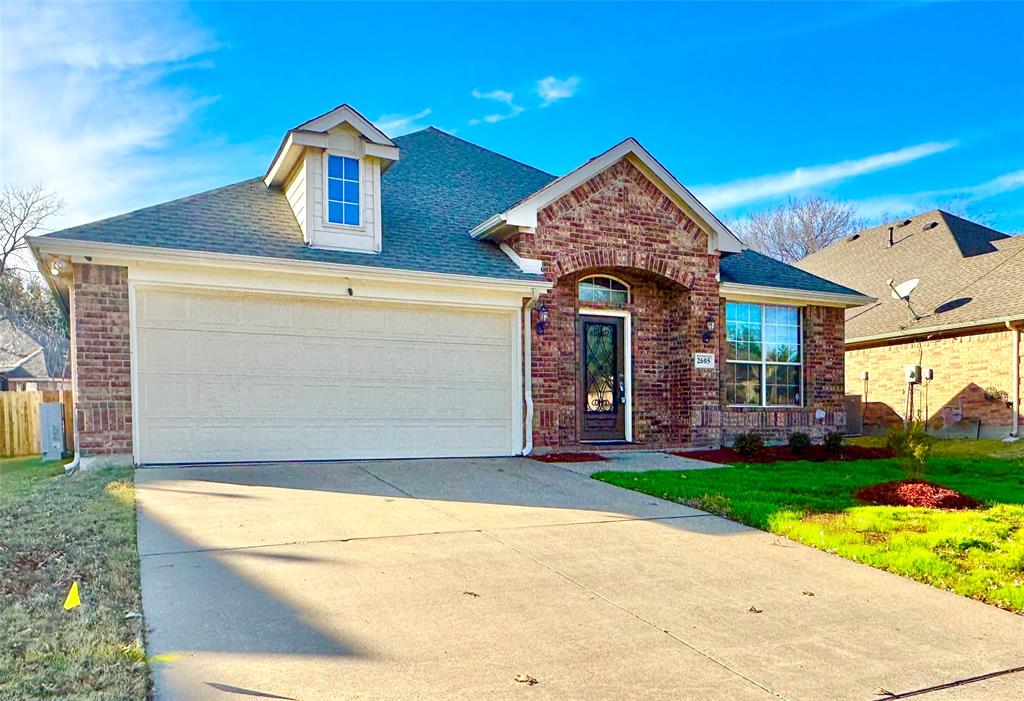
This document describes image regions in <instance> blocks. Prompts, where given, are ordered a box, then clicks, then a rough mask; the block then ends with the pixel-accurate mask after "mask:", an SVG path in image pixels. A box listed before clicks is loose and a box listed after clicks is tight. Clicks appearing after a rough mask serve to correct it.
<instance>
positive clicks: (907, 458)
mask: <svg viewBox="0 0 1024 701" xmlns="http://www.w3.org/2000/svg"><path fill="white" fill-rule="evenodd" d="M925 429H926V427H925V423H924V421H923V420H922V419H921V417H920V416H918V418H916V419H911V420H910V421H908V422H907V426H906V428H904V427H903V426H902V425H901V424H897V425H895V426H893V427H892V428H890V429H889V434H888V437H887V441H886V442H887V443H888V445H889V447H890V448H891V449H892V452H893V453H894V454H895V455H896V456H897V457H899V458H902V460H903V471H904V473H905V475H906V478H907V479H908V480H923V479H924V476H925V473H926V472H927V468H928V458H929V457H930V456H931V454H932V443H933V442H934V441H935V439H934V438H933V437H932V436H930V435H928V432H927V431H926V430H925Z"/></svg>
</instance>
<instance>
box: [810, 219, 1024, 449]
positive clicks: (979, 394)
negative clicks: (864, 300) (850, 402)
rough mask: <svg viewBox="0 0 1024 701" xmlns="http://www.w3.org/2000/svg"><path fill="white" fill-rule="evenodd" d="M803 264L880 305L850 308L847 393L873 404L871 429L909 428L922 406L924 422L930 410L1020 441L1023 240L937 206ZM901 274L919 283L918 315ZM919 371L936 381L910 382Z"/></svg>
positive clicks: (956, 429) (935, 418) (955, 424)
mask: <svg viewBox="0 0 1024 701" xmlns="http://www.w3.org/2000/svg"><path fill="white" fill-rule="evenodd" d="M797 265H798V266H799V267H800V268H802V269H804V270H807V271H810V272H812V273H815V274H817V275H824V276H826V277H829V278H830V279H833V280H838V281H839V282H841V283H843V284H844V285H848V286H850V287H853V288H855V289H858V290H861V291H863V292H865V293H867V294H870V295H872V296H874V297H877V298H878V301H876V302H874V303H872V304H869V305H866V306H863V307H858V308H854V309H849V310H847V312H846V391H847V392H848V393H850V394H853V395H860V396H861V397H862V399H863V406H864V414H863V418H864V425H865V430H879V429H882V428H884V427H885V426H886V425H888V424H891V423H893V422H899V421H902V420H903V418H905V417H906V415H907V407H908V405H909V403H910V402H909V400H910V399H913V401H914V407H915V408H914V411H913V416H917V415H918V411H920V415H921V416H923V417H927V418H928V419H929V421H930V422H931V423H932V425H933V426H935V427H942V430H944V431H946V432H947V433H949V434H968V435H977V434H978V432H979V430H980V433H981V435H984V436H1006V435H1008V434H1010V435H1017V434H1018V432H1019V430H1020V428H1019V427H1020V421H1021V409H1020V400H1021V373H1022V370H1021V365H1022V361H1021V355H1022V350H1021V330H1022V329H1024V287H1022V285H1024V236H1008V235H1006V234H1003V233H1000V232H998V231H995V230H993V229H989V228H988V227H985V226H981V225H980V224H975V223H973V222H970V221H967V220H966V219H961V218H960V217H956V216H953V215H952V214H949V213H947V212H943V211H940V210H935V211H932V212H925V213H924V214H919V215H917V216H915V217H912V218H910V219H905V220H901V221H899V222H896V223H894V224H887V225H884V226H879V227H875V228H873V229H867V230H865V231H862V232H860V233H858V234H854V235H853V236H851V237H850V238H848V239H847V240H845V241H840V242H838V243H835V244H833V245H831V246H829V247H828V248H825V249H824V250H821V251H818V252H817V253H813V254H811V255H810V256H808V257H807V258H805V259H804V260H802V261H800V262H799V263H798V264H797ZM890 278H891V279H892V280H893V283H894V284H895V285H898V284H899V283H901V282H904V281H907V280H911V279H913V278H918V279H919V280H920V282H919V283H918V285H917V287H916V289H914V291H913V292H912V293H911V294H910V300H909V304H910V307H909V308H908V305H907V302H905V301H902V300H899V299H894V298H893V297H892V295H891V290H890V288H889V285H888V283H887V280H889V279H890ZM915 317H916V318H915ZM914 365H920V366H922V368H931V369H932V370H933V372H934V379H931V380H927V379H926V380H924V382H922V383H921V384H920V385H908V383H907V381H906V379H905V375H904V373H905V370H906V367H907V366H914ZM908 387H911V388H912V395H911V394H910V392H908Z"/></svg>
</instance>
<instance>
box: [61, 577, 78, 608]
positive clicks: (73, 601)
mask: <svg viewBox="0 0 1024 701" xmlns="http://www.w3.org/2000/svg"><path fill="white" fill-rule="evenodd" d="M81 605H82V602H81V601H80V600H79V598H78V582H75V583H73V584H72V585H71V589H70V590H69V591H68V598H66V599H64V610H65V611H70V610H71V609H73V608H75V607H76V606H81Z"/></svg>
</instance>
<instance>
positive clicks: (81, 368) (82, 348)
mask: <svg viewBox="0 0 1024 701" xmlns="http://www.w3.org/2000/svg"><path fill="white" fill-rule="evenodd" d="M74 278H75V279H74V287H73V291H72V295H71V347H72V348H73V349H74V351H73V357H72V360H73V362H72V382H73V385H74V397H75V411H76V412H77V414H76V415H77V420H78V441H79V447H80V449H81V451H82V455H83V456H84V457H91V456H100V455H121V454H130V453H131V452H132V389H131V352H130V346H129V316H128V269H127V268H121V267H114V266H107V265H75V270H74Z"/></svg>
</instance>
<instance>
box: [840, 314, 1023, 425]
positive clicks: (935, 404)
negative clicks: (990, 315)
mask: <svg viewBox="0 0 1024 701" xmlns="http://www.w3.org/2000/svg"><path fill="white" fill-rule="evenodd" d="M1012 340H1013V337H1012V336H1011V334H1010V331H1009V330H1001V331H993V332H989V333H975V334H971V335H962V336H955V337H950V338H939V339H932V340H926V341H922V342H920V343H914V342H903V343H894V344H891V345H886V346H877V347H874V348H859V349H855V350H849V351H847V353H846V391H847V392H848V393H849V394H857V395H861V397H862V400H863V401H864V424H865V428H866V429H879V428H883V427H885V426H886V425H888V424H891V423H894V422H900V421H902V420H903V418H904V415H905V414H906V409H905V407H906V404H907V384H906V381H905V379H904V369H905V367H906V366H907V365H918V364H920V365H921V366H922V367H923V368H929V367H930V368H932V369H933V370H934V371H935V379H934V380H932V381H931V382H927V383H925V384H924V385H921V386H917V387H915V388H914V393H915V396H914V403H915V411H914V413H915V414H917V412H918V410H920V411H921V413H922V415H925V404H926V403H927V413H926V415H927V417H928V419H929V420H930V421H932V422H934V423H935V424H938V425H941V423H942V414H943V409H951V408H953V407H957V408H961V407H962V409H963V415H964V417H965V419H966V420H967V422H968V423H970V424H971V426H969V427H965V429H966V428H971V429H972V430H973V429H974V426H975V423H974V422H975V421H976V419H978V418H980V419H981V424H982V430H983V432H984V429H985V428H992V429H993V430H994V431H995V432H996V433H999V432H1003V433H1005V431H1001V429H1003V428H1006V427H1009V426H1010V424H1011V423H1012V420H1013V408H1012V407H1010V406H1007V402H1006V401H1002V400H1001V399H988V398H986V397H985V391H986V390H987V389H989V388H992V389H995V390H996V391H997V392H1006V393H1007V395H1012V392H1013V375H1012V372H1013V371H1012V367H1013V366H1012V359H1011V355H1012V352H1013V346H1012ZM865 371H866V372H867V373H868V381H867V383H865V382H864V381H863V380H862V379H861V376H862V373H864V372H865ZM990 394H991V393H990ZM1008 399H1009V400H1010V401H1012V399H1013V397H1012V396H1008Z"/></svg>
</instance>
